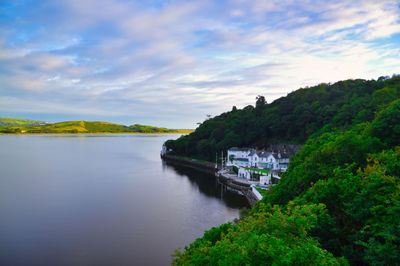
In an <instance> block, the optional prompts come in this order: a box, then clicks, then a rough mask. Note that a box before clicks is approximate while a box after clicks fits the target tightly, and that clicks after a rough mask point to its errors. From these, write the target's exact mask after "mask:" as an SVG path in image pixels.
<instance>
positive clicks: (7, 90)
mask: <svg viewBox="0 0 400 266" xmlns="http://www.w3.org/2000/svg"><path fill="white" fill-rule="evenodd" d="M50 7H51V8H52V10H53V11H54V10H56V11H57V12H55V13H54V14H53V13H48V14H42V13H40V12H43V10H45V11H46V10H47V9H46V8H50ZM40 10H41V11H40ZM21 12H22V11H21ZM399 14H400V12H399V2H398V1H350V0H342V1H334V2H325V1H302V2H298V1H263V0H260V1H252V2H251V3H249V2H248V1H239V0H232V1H228V2H227V3H224V4H220V3H219V2H213V1H192V2H185V1H179V0H175V1H170V2H168V3H162V4H160V5H158V6H152V5H150V4H148V3H147V2H139V1H136V2H135V1H119V0H110V1H106V0H100V1H93V0H90V1H83V2H82V1H77V0H64V1H57V2H51V4H50V2H49V3H47V5H46V3H43V5H38V6H37V7H35V6H32V10H30V12H29V13H22V14H20V18H21V19H20V20H15V21H10V22H9V23H8V24H6V25H3V26H1V29H5V31H6V32H7V34H4V37H3V38H2V40H1V41H0V70H2V71H0V82H1V83H2V88H0V93H1V95H0V96H2V97H3V102H4V99H6V98H4V97H11V98H7V99H9V100H10V101H9V103H8V104H6V105H4V106H2V110H3V111H7V108H8V111H9V112H12V111H15V112H16V111H17V110H18V106H19V107H20V110H21V111H24V112H32V113H35V112H49V113H51V112H60V113H68V112H70V113H74V114H77V113H79V112H82V113H85V114H96V112H97V111H98V113H97V114H99V115H104V116H116V117H117V116H122V115H123V114H132V115H134V116H136V117H144V116H146V117H148V119H149V120H150V121H149V122H148V123H149V124H151V121H160V120H162V117H165V118H171V117H173V121H177V122H176V123H180V122H179V121H185V123H189V122H188V121H189V120H190V117H189V116H193V117H195V119H194V121H196V120H198V117H199V116H201V115H204V114H206V113H213V114H218V113H220V112H223V111H226V110H228V109H230V107H231V106H232V105H236V106H238V107H243V106H246V105H248V104H250V103H254V101H255V96H256V95H258V94H265V95H266V96H267V100H268V102H271V101H272V100H273V99H276V98H278V97H280V96H283V95H285V94H286V93H288V92H290V91H293V90H294V89H297V88H299V87H300V86H307V85H315V84H318V83H320V82H334V81H337V80H341V79H346V78H377V77H378V76H380V75H383V74H391V73H399V72H400V61H399V60H397V58H399V55H400V54H399V49H400V47H399V46H400V44H398V43H392V42H391V39H389V37H393V36H395V35H396V34H398V33H399V32H400V22H399ZM44 15H47V16H44ZM21 21H23V22H21ZM30 25H33V26H30ZM30 27H32V28H30ZM1 29H0V30H1ZM28 29H29V30H31V32H30V33H31V35H29V36H31V37H30V38H27V40H25V41H20V40H19V39H18V36H20V35H23V33H24V34H25V32H26V31H28ZM1 32H4V31H3V30H2V31H1ZM53 98H56V99H57V101H51V99H53ZM31 101H32V104H29V103H30V102H31ZM49 102H51V104H50V106H51V108H48V107H46V105H47V104H49ZM11 103H12V104H11ZM42 105H43V106H42ZM27 106H29V108H28V107H27ZM149 106H151V107H149ZM114 110H118V111H114ZM202 113H203V114H202ZM196 122H197V121H196ZM182 123H183V122H182ZM165 125H168V123H167V122H166V124H165ZM190 126H193V124H187V125H186V127H190Z"/></svg>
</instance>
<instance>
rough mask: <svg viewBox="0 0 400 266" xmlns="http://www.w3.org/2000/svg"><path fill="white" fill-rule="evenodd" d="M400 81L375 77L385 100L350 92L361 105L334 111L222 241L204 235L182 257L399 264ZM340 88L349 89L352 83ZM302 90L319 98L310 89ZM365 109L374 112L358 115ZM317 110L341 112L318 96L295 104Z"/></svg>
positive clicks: (189, 260) (182, 260)
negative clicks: (274, 184) (210, 239)
mask: <svg viewBox="0 0 400 266" xmlns="http://www.w3.org/2000/svg"><path fill="white" fill-rule="evenodd" d="M399 81H400V78H399V77H394V78H392V79H381V81H378V82H372V83H371V82H370V83H371V84H372V85H373V84H375V85H376V86H372V85H371V87H370V88H369V89H368V87H365V89H366V90H368V93H369V95H372V94H374V97H378V96H379V99H378V98H377V99H376V100H375V101H373V102H371V103H368V102H365V101H364V100H361V99H360V98H358V97H354V95H353V96H351V95H352V94H350V96H351V97H350V96H349V97H350V99H352V101H353V102H354V104H351V103H350V102H348V101H343V102H347V103H346V104H342V105H341V107H340V109H338V110H340V111H339V112H338V113H336V114H335V115H334V116H332V115H329V116H331V117H333V118H332V119H331V120H329V119H328V120H326V121H327V124H325V126H324V127H321V128H322V129H321V131H319V132H314V133H313V135H312V137H310V138H309V139H308V140H307V142H306V143H305V145H304V146H303V148H302V149H301V150H300V151H299V152H298V153H297V154H296V156H295V158H294V159H293V160H291V163H290V166H289V169H288V171H287V172H285V173H284V174H283V176H282V178H281V181H280V183H279V184H278V185H276V186H274V187H273V188H271V189H270V190H269V191H268V192H266V193H263V196H264V197H263V199H262V201H261V202H259V203H257V204H256V206H255V207H254V208H253V210H252V211H251V213H250V215H249V216H248V217H247V218H245V219H243V220H241V221H240V222H239V223H238V225H230V226H231V227H230V228H229V229H228V231H224V233H223V234H222V233H221V234H220V236H221V237H220V238H219V239H218V240H217V241H214V242H210V241H207V240H206V239H205V238H204V237H203V238H200V239H197V240H196V241H195V242H194V243H196V244H195V245H193V244H194V243H193V244H192V245H190V246H189V247H186V248H185V252H184V253H180V252H177V253H176V259H175V260H174V263H175V264H193V265H197V264H200V265H204V264H213V265H217V264H218V265H220V264H224V265H226V264H234V265H238V264H240V265H258V264H275V265H278V264H279V265H281V264H283V265H292V264H293V265H298V264H302V265H306V264H307V265H309V264H310V265H319V264H329V265H330V264H332V265H335V264H346V263H347V262H349V263H350V264H352V265H399V261H400V146H399V145H400V128H399V125H400V100H398V99H397V97H398V95H399V88H400V85H399V84H400V83H399ZM367 83H368V82H367ZM334 85H335V84H334ZM378 85H379V86H378ZM331 86H332V85H331ZM335 86H337V87H339V88H340V87H341V86H344V87H347V86H346V82H344V83H339V84H336V85H335ZM347 88H348V87H347ZM330 89H332V88H331V87H330V86H328V85H326V84H322V85H319V86H317V87H316V88H314V89H313V92H314V93H315V94H316V95H313V97H315V98H320V99H322V98H323V97H322V96H323V95H324V94H325V93H327V91H328V90H330ZM360 89H361V88H360ZM394 89H395V90H394ZM374 92H376V93H374ZM395 92H396V94H395ZM295 93H296V92H295ZM352 93H354V91H353V92H352ZM357 93H358V94H357V95H361V92H360V91H358V92H357ZM303 94H305V95H303ZM299 95H302V97H304V98H303V100H304V99H307V97H311V95H308V92H307V90H304V91H303V92H301V93H299ZM394 95H396V96H395V97H394ZM363 97H366V96H365V95H364V96H363ZM367 98H368V97H367ZM280 100H281V99H280ZM342 100H343V99H342ZM319 102H320V100H319ZM336 102H339V100H337V101H336ZM311 106H313V107H311ZM317 106H320V107H317ZM359 106H364V108H367V109H364V110H360V111H359V112H358V114H357V115H354V113H355V111H354V110H359ZM313 108H320V110H321V112H323V113H325V114H329V113H330V112H331V111H332V110H330V109H329V108H325V107H323V108H321V105H320V103H318V102H316V101H314V102H313V103H312V104H311V105H310V104H309V103H308V104H305V103H304V102H299V105H298V106H297V107H296V108H293V110H296V112H299V115H300V116H302V119H310V120H309V122H310V123H313V122H312V121H313V118H310V117H308V116H307V114H306V112H304V111H302V110H303V109H304V110H307V109H308V110H312V109H313ZM248 109H249V111H250V108H248ZM322 110H325V111H322ZM366 110H367V112H366ZM241 111H242V110H239V111H237V112H241ZM319 114H320V113H319ZM371 114H372V118H371ZM375 114H376V115H375ZM315 115H318V114H315ZM356 122H357V124H355V123H356ZM344 125H346V126H344ZM289 129H290V127H289ZM204 132H205V131H204ZM195 133H196V132H195ZM204 135H206V134H205V133H204ZM179 141H181V142H182V140H179ZM182 143H184V141H183V142H182ZM272 206H273V207H272ZM215 230H218V229H215ZM283 254H284V255H283ZM343 258H345V259H343Z"/></svg>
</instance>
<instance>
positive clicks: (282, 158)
mask: <svg viewBox="0 0 400 266" xmlns="http://www.w3.org/2000/svg"><path fill="white" fill-rule="evenodd" d="M227 155H228V158H227V159H228V160H227V164H226V165H227V166H233V165H235V166H238V167H251V168H256V169H269V170H273V171H286V170H287V168H288V165H289V161H290V159H289V158H290V155H291V154H289V153H286V152H280V151H278V152H272V151H271V152H266V151H257V150H255V149H251V148H237V147H233V148H230V149H229V150H228V152H227Z"/></svg>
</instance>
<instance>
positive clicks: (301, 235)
mask: <svg viewBox="0 0 400 266" xmlns="http://www.w3.org/2000/svg"><path fill="white" fill-rule="evenodd" d="M262 208H263V209H269V211H268V212H262V213H254V214H253V215H252V216H249V217H247V218H245V219H243V220H241V221H240V222H239V224H238V225H232V224H225V225H223V226H221V227H219V228H213V229H211V230H210V231H207V232H206V233H205V234H204V236H203V238H199V239H197V240H196V241H195V242H193V243H192V244H191V245H190V246H189V247H186V248H185V252H184V253H182V252H179V251H176V253H175V259H174V261H173V264H185V265H271V264H273V265H278V264H279V265H343V264H346V261H345V260H344V259H341V258H339V259H338V258H334V256H333V255H332V254H330V253H329V252H327V251H326V250H324V249H321V248H320V247H319V245H318V242H317V241H316V240H314V239H312V238H310V237H308V235H307V232H308V231H309V230H311V228H313V226H314V225H315V223H316V222H317V217H318V213H319V212H321V211H323V209H324V207H323V205H307V206H303V207H302V208H300V207H299V206H295V205H290V206H288V208H287V209H286V210H282V209H281V208H279V207H271V206H262Z"/></svg>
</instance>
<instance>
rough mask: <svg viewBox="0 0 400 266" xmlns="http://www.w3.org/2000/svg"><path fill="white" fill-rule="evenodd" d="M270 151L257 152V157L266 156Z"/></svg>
mask: <svg viewBox="0 0 400 266" xmlns="http://www.w3.org/2000/svg"><path fill="white" fill-rule="evenodd" d="M270 154H271V153H270V152H265V151H263V152H258V157H262V158H267V157H268V156H269V155H270Z"/></svg>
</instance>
